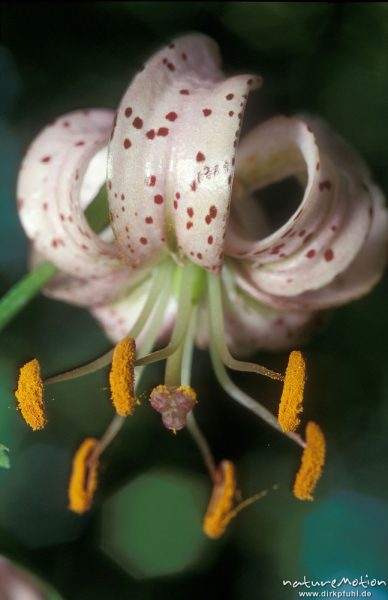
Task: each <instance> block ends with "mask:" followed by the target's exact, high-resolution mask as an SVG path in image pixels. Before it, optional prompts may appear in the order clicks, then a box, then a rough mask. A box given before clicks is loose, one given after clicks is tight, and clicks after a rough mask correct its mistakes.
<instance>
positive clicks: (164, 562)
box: [101, 471, 208, 578]
mask: <svg viewBox="0 0 388 600" xmlns="http://www.w3.org/2000/svg"><path fill="white" fill-rule="evenodd" d="M207 494H208V491H207V490H206V489H205V486H204V485H203V484H202V482H201V481H200V480H198V479H194V478H193V477H189V476H188V475H185V474H182V473H176V472H167V471H155V472H150V473H147V474H145V475H142V476H140V477H138V478H137V479H135V480H134V481H132V482H131V483H129V484H128V485H127V486H126V487H124V488H122V489H121V490H119V491H118V492H117V493H116V494H115V495H114V496H113V497H112V498H110V499H109V500H108V501H107V502H106V503H105V506H104V510H103V522H102V541H101V544H102V548H103V550H104V551H105V552H106V553H107V554H109V556H110V557H111V558H113V560H115V561H116V562H117V563H119V564H120V565H121V566H122V567H123V568H124V569H126V570H127V571H129V572H130V573H131V574H132V575H133V576H134V577H137V578H144V577H156V576H160V575H171V574H173V573H179V572H180V571H183V570H184V569H187V568H188V567H190V566H193V565H194V564H196V563H197V562H198V560H199V558H200V556H201V550H202V548H203V547H204V545H205V537H204V535H203V533H202V527H201V521H202V511H203V510H204V508H205V506H206V498H207Z"/></svg>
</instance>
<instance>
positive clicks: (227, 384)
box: [210, 335, 306, 448]
mask: <svg viewBox="0 0 388 600" xmlns="http://www.w3.org/2000/svg"><path fill="white" fill-rule="evenodd" d="M210 356H211V360H212V364H213V369H214V373H215V375H216V377H217V380H218V382H219V384H220V385H221V387H222V388H223V389H224V390H225V392H226V393H227V394H228V395H229V396H231V397H232V398H234V400H236V401H237V402H239V404H241V405H242V406H245V408H247V409H248V410H250V411H252V412H253V413H254V414H255V415H257V416H258V417H260V419H263V421H265V422H266V423H268V425H271V427H273V428H274V429H276V430H277V431H280V432H282V430H281V427H280V425H279V421H278V420H277V418H276V417H275V416H274V415H273V414H272V413H271V412H270V411H269V410H268V409H267V408H265V406H263V405H262V404H260V402H258V401H257V400H254V399H253V398H252V397H251V396H248V394H246V393H245V392H244V391H243V390H241V389H240V388H239V387H238V386H237V385H236V384H235V383H234V382H233V381H232V380H231V378H230V377H229V375H228V373H227V371H226V369H225V367H224V365H223V364H222V362H221V360H220V357H219V356H218V353H217V348H216V347H215V343H214V341H213V339H212V335H210ZM282 433H284V434H285V435H286V436H287V437H288V438H290V439H291V440H293V441H294V442H296V443H297V444H298V445H299V446H301V447H302V448H304V447H305V445H306V444H305V442H304V441H303V439H302V438H301V436H300V435H299V434H297V433H294V432H293V431H290V432H282Z"/></svg>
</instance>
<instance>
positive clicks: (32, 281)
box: [0, 261, 58, 330]
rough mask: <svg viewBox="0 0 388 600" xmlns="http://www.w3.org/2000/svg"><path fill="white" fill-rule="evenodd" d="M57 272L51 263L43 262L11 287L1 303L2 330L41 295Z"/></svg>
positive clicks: (0, 322)
mask: <svg viewBox="0 0 388 600" xmlns="http://www.w3.org/2000/svg"><path fill="white" fill-rule="evenodd" d="M57 271H58V270H57V268H56V267H54V265H52V264H51V263H50V262H48V261H45V262H42V263H40V264H39V265H38V266H37V267H35V269H34V270H33V271H30V273H27V275H25V276H24V277H23V278H22V279H21V280H20V281H18V282H17V283H16V284H15V285H14V286H13V287H11V289H10V290H9V291H8V292H7V293H6V294H5V296H3V298H2V300H1V302H0V330H1V329H3V327H5V326H6V325H7V323H9V322H10V321H11V319H13V317H14V316H15V315H17V314H18V312H20V311H21V310H22V309H23V308H24V307H25V306H26V305H27V304H28V303H29V302H30V300H32V299H33V298H34V297H35V296H36V295H37V294H39V292H40V290H41V289H42V287H44V286H45V285H46V283H48V282H49V281H50V279H52V278H53V277H54V275H55V274H56V273H57Z"/></svg>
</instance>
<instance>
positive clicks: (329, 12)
mask: <svg viewBox="0 0 388 600" xmlns="http://www.w3.org/2000/svg"><path fill="white" fill-rule="evenodd" d="M193 30H197V31H202V32H204V33H207V34H209V35H211V36H212V37H214V38H215V39H216V40H217V41H218V43H219V44H220V46H221V50H222V53H223V57H224V64H225V68H226V70H227V71H228V72H229V73H236V72H251V71H253V72H259V73H261V74H262V75H263V76H264V81H265V85H264V87H263V89H262V90H261V91H260V93H259V94H257V95H256V96H255V97H254V99H253V100H252V101H251V105H252V106H251V116H249V115H248V121H249V120H253V119H263V118H265V117H267V116H270V115H273V114H277V113H286V114H292V113H295V112H307V113H316V114H319V115H320V116H321V117H323V118H325V119H326V120H327V121H329V122H330V123H331V124H332V125H333V126H334V127H335V129H336V130H337V131H338V132H339V133H340V134H342V135H343V136H344V137H346V138H347V139H348V140H349V141H350V142H351V143H353V145H354V146H355V147H356V148H357V149H358V150H359V152H360V153H361V154H362V155H363V156H364V157H365V159H366V160H367V162H368V164H369V165H370V168H371V170H372V172H373V173H374V174H375V177H376V179H377V181H378V183H379V185H380V186H381V187H382V188H383V190H385V192H387V190H388V171H387V169H386V157H387V156H388V121H387V118H386V99H387V97H388V68H387V67H388V65H387V61H388V6H387V4H386V3H373V2H371V3H370V2H369V3H365V2H364V3H363V2H361V3H351V4H342V5H341V4H338V5H337V4H330V3H321V2H317V3H312V2H310V3H300V2H291V3H281V2H263V3H247V2H245V3H244V2H243V3H240V2H212V3H210V2H185V3H183V2H181V3H177V2H91V3H69V4H65V3H56V4H55V5H53V4H49V3H28V4H27V3H2V4H1V5H0V32H1V40H0V74H1V83H2V85H1V92H0V153H1V160H0V195H1V204H0V211H1V213H0V240H1V248H2V252H1V254H0V284H1V288H2V291H3V292H4V291H5V290H7V289H8V287H9V286H10V285H11V284H12V283H14V282H15V281H17V279H18V278H19V277H20V276H21V275H22V273H23V272H24V271H25V268H26V257H27V243H26V240H25V237H24V234H23V232H22V230H21V227H20V225H19V222H18V219H17V215H16V209H15V202H14V200H15V198H14V196H15V194H14V190H15V182H16V177H17V169H18V164H19V162H20V160H21V157H22V155H23V152H24V150H25V148H26V145H27V144H28V143H29V142H30V140H31V139H32V137H33V136H34V135H35V134H36V133H37V132H38V131H39V129H40V128H41V127H43V126H44V125H45V124H46V123H47V122H48V121H50V120H51V119H52V118H54V117H55V116H57V115H58V114H61V113H64V112H66V111H71V110H74V109H76V108H82V107H91V106H93V107H94V106H108V107H115V106H116V105H117V103H118V101H119V99H120V97H121V94H122V93H123V91H124V89H125V87H126V85H127V83H128V82H129V80H130V79H131V77H132V76H133V74H134V73H135V71H136V70H137V69H138V67H139V65H140V64H142V62H143V61H144V59H145V58H146V57H147V56H148V55H149V54H150V53H151V52H152V51H153V50H154V49H155V48H157V47H158V46H159V45H161V44H162V43H164V42H166V41H167V40H169V39H171V38H172V37H174V36H176V35H179V34H180V33H182V32H185V31H193ZM387 288H388V285H387V281H386V280H385V281H383V282H382V283H381V284H380V285H379V286H378V287H377V288H376V289H375V290H374V291H373V292H372V293H371V294H370V295H369V296H368V297H366V298H364V299H362V300H361V301H358V302H356V303H354V304H352V305H349V306H347V307H344V308H341V309H339V310H337V311H336V312H335V313H334V314H333V316H332V318H331V320H330V321H329V324H328V325H327V326H326V328H325V329H324V330H323V331H322V332H321V334H320V335H318V336H317V337H316V338H315V340H314V341H313V342H312V343H311V344H310V345H309V346H308V347H307V348H306V356H307V359H308V366H309V381H308V388H307V398H308V400H307V408H306V413H307V417H312V416H314V419H316V420H318V421H319V422H320V423H322V427H323V429H324V431H325V432H326V434H327V438H328V447H329V455H328V466H327V470H326V472H325V476H324V478H323V481H322V483H321V484H320V486H319V488H318V491H317V494H316V498H317V499H316V501H315V503H314V504H312V505H310V504H308V505H305V504H303V503H300V502H297V501H296V500H295V499H294V498H293V497H292V495H291V494H290V491H289V489H290V486H291V484H292V478H293V473H294V472H295V469H296V468H297V465H298V461H299V452H298V450H297V449H296V448H294V447H292V446H291V445H290V444H289V443H288V442H287V441H285V440H284V439H282V438H281V437H280V436H279V435H277V434H276V433H275V432H272V431H271V430H269V429H268V428H267V427H266V426H265V425H264V424H263V423H261V422H258V421H256V420H254V419H253V418H252V417H251V415H248V414H246V413H245V412H244V411H243V410H242V409H240V408H239V407H238V406H237V405H235V404H234V403H233V402H232V401H231V400H230V399H228V398H226V397H225V396H224V395H223V394H222V393H221V391H220V390H219V388H218V386H217V384H216V383H215V381H214V378H213V375H212V373H211V369H210V367H209V361H208V358H207V355H206V353H201V352H198V353H197V354H196V357H195V362H194V364H195V373H194V381H195V386H196V388H197V391H198V394H199V397H200V403H199V405H198V409H196V410H197V415H198V419H199V421H200V423H201V425H202V426H203V429H204V430H205V432H206V434H207V435H208V437H209V440H210V443H211V444H212V447H213V448H214V451H215V454H216V457H217V459H221V458H230V459H233V460H235V461H236V462H237V466H238V470H239V480H240V486H241V489H242V492H243V494H244V496H247V495H249V494H250V493H255V492H256V491H258V490H260V489H262V488H269V487H271V485H272V484H273V483H279V484H280V490H279V491H278V492H273V493H271V495H270V496H268V497H267V498H266V499H263V500H262V501H261V502H260V503H258V504H256V505H255V506H253V507H251V508H249V509H248V510H247V511H245V512H244V513H242V514H241V515H239V517H238V518H237V519H236V520H235V521H233V522H232V523H231V526H230V528H229V530H228V531H227V533H226V535H225V536H224V537H223V538H222V539H221V540H220V541H218V542H212V541H208V540H206V539H205V538H204V536H203V534H202V532H201V529H200V519H201V515H202V514H203V512H204V510H205V507H206V502H207V497H208V495H210V492H211V489H210V488H211V486H210V482H209V481H208V480H207V479H206V478H205V474H204V470H203V466H202V464H201V460H200V458H199V456H198V454H197V452H196V450H195V448H194V446H193V443H192V441H191V440H190V438H189V436H188V435H187V434H186V432H182V433H181V434H179V435H177V436H176V437H175V436H172V435H170V434H169V433H168V432H166V430H164V429H163V428H162V427H161V426H160V420H159V417H158V415H155V414H153V413H151V411H149V410H147V406H146V403H144V406H142V407H141V408H139V410H138V411H137V413H136V416H135V417H134V418H133V419H131V420H130V421H128V423H127V424H126V426H125V428H124V429H123V431H122V432H121V434H120V436H119V438H118V439H117V440H116V441H115V443H114V444H113V445H112V446H111V447H110V448H109V449H108V450H107V452H106V455H104V458H103V461H102V465H101V477H100V480H101V481H100V489H99V493H98V496H97V499H96V507H95V509H94V510H93V511H92V512H91V513H90V514H88V515H85V516H83V517H78V516H75V515H72V514H69V512H68V511H67V508H66V503H67V498H66V484H67V481H68V477H69V472H70V464H71V456H72V453H73V451H74V450H75V448H76V447H77V446H78V444H79V442H80V440H81V439H82V438H83V437H84V436H85V435H100V434H101V432H102V431H103V430H104V428H105V426H106V424H107V423H108V421H109V419H110V417H111V414H112V409H111V407H110V404H109V400H108V396H107V393H106V386H107V381H106V373H98V374H96V375H94V376H90V377H87V378H84V379H83V380H81V381H79V382H69V383H64V384H62V385H56V386H53V388H51V389H50V392H49V394H48V411H49V417H50V426H49V427H48V428H47V429H46V430H45V431H44V432H39V433H37V434H32V433H30V432H29V431H27V430H26V427H25V426H24V424H23V423H21V420H20V418H19V415H18V414H17V412H16V410H15V407H14V400H13V397H12V390H13V388H14V386H15V380H16V375H17V369H18V366H19V365H20V364H21V363H22V362H23V361H25V360H27V359H29V358H31V357H34V356H37V357H39V359H40V360H41V361H42V365H43V368H44V373H45V374H46V373H47V374H49V373H50V374H51V373H53V372H59V371H60V370H62V369H65V368H69V367H71V366H72V365H76V364H79V363H81V362H85V361H87V360H88V359H90V358H92V357H94V356H97V355H98V354H99V353H100V352H102V351H104V350H105V349H107V348H108V342H107V341H106V339H105V338H104V336H103V334H102V332H101V331H100V330H99V328H98V327H97V325H96V324H95V323H94V321H93V319H92V318H91V316H90V315H88V314H87V313H86V312H85V311H82V310H81V309H77V308H75V307H71V306H67V305H64V304H62V303H59V302H53V301H49V300H47V299H45V298H43V297H39V298H37V299H36V300H34V301H33V302H32V303H31V304H30V306H28V307H27V309H26V310H25V311H24V312H23V314H22V315H20V316H19V317H18V318H17V319H15V321H14V322H13V323H12V324H11V325H10V326H9V327H8V328H7V329H6V330H5V331H4V332H3V333H2V334H1V345H0V353H1V360H0V391H1V399H2V402H1V404H0V440H1V441H2V442H3V443H4V444H5V445H6V446H7V447H9V448H10V453H11V457H12V468H11V469H10V470H5V469H1V470H0V532H1V538H0V540H1V542H0V551H1V552H2V553H3V554H4V555H7V556H11V557H12V558H13V559H15V560H17V561H18V562H19V563H21V564H23V565H25V566H26V567H28V568H29V569H31V570H33V571H34V572H36V573H38V574H39V575H41V576H43V577H44V578H45V579H47V580H48V581H51V582H52V584H53V585H54V586H55V587H56V588H57V589H58V590H59V591H60V593H61V594H63V596H64V597H65V598H67V599H68V600H89V599H93V600H100V599H101V600H106V599H108V598H117V599H118V600H120V599H127V598H131V600H150V599H154V598H158V599H161V598H164V597H166V598H171V597H173V598H185V599H190V598H198V597H200V596H204V595H205V597H207V596H209V597H215V598H218V597H221V595H222V597H223V598H238V599H239V600H248V599H251V598H265V599H267V598H271V600H288V599H291V598H292V599H293V598H296V595H295V592H294V591H292V590H290V589H285V588H284V587H283V586H282V580H283V579H287V578H288V579H292V580H294V579H302V578H303V576H304V575H306V577H318V578H321V577H330V578H331V577H335V576H338V575H339V574H340V575H344V576H349V577H351V576H352V575H354V576H357V577H360V576H361V575H365V574H366V573H368V574H369V576H373V575H376V576H379V577H383V576H384V574H386V572H387V566H388V565H387V562H388V561H387V555H386V548H387V543H386V542H387V530H386V523H387V492H388V490H387V479H386V464H387V458H388V441H387V427H388V408H387V406H388V404H387V397H388V378H387V369H386V365H387V362H388V346H387V342H386V340H387V339H388V320H387V318H386V306H387V303H386V298H387V292H388V289H387ZM259 360H260V361H261V362H263V363H264V364H268V365H271V366H272V367H273V368H283V367H284V365H285V363H286V355H280V356H270V355H263V356H260V357H259ZM159 378H160V370H158V369H155V370H152V369H151V370H150V373H149V374H148V375H147V381H146V383H147V386H149V387H151V386H152V385H154V384H156V383H157V382H159ZM237 379H238V380H239V381H240V382H242V377H241V376H237ZM242 385H245V387H246V388H247V389H250V390H251V392H252V393H253V394H255V396H256V397H258V398H263V402H265V403H266V404H267V406H268V407H269V408H272V409H273V410H276V402H277V399H278V388H277V387H276V386H274V385H273V383H271V382H267V381H262V380H258V379H257V378H253V377H252V378H249V380H248V381H247V382H245V383H243V384H242ZM376 598H377V596H376ZM384 598H385V599H386V598H388V596H387V592H386V591H385V592H384V591H381V590H380V591H379V599H380V600H382V599H384Z"/></svg>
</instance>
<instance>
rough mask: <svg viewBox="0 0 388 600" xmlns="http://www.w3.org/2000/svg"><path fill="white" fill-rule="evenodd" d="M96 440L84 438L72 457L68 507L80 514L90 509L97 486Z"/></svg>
mask: <svg viewBox="0 0 388 600" xmlns="http://www.w3.org/2000/svg"><path fill="white" fill-rule="evenodd" d="M97 445H98V441H97V440H95V439H94V438H86V439H85V440H84V441H83V442H82V444H81V446H80V447H79V448H78V450H77V452H76V453H75V455H74V458H73V466H72V471H71V477H70V483H69V490H68V493H69V508H70V510H72V511H73V512H76V513H79V514H82V513H84V512H86V511H87V510H89V509H90V507H91V505H92V501H93V496H94V493H95V491H96V488H97V469H98V453H97V452H96V451H95V450H96V448H97Z"/></svg>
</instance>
